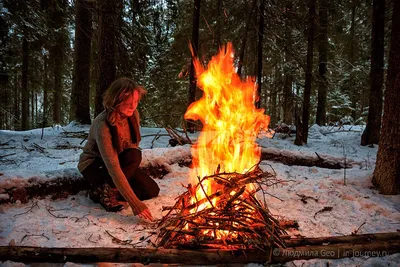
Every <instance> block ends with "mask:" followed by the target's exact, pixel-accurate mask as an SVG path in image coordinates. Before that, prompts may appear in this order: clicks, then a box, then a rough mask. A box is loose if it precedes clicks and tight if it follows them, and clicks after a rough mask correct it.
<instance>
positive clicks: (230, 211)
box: [157, 166, 286, 250]
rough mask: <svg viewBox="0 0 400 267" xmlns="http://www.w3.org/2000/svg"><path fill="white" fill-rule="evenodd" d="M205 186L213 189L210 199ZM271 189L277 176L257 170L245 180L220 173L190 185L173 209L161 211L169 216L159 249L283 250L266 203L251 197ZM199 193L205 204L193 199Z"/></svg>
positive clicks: (280, 231) (278, 229) (163, 225)
mask: <svg viewBox="0 0 400 267" xmlns="http://www.w3.org/2000/svg"><path fill="white" fill-rule="evenodd" d="M206 180H209V181H210V182H211V183H212V184H213V185H216V190H215V191H214V192H212V193H211V194H206V192H205V189H204V186H203V185H204V184H205V181H206ZM274 183H276V177H275V175H273V174H270V173H268V172H262V170H261V169H259V168H258V166H257V167H256V168H255V170H254V171H252V172H248V173H245V174H238V173H220V174H215V175H211V176H206V177H204V178H203V179H200V178H199V183H198V184H197V185H196V186H194V187H192V186H191V185H190V184H189V186H188V187H187V189H188V190H187V191H186V192H185V193H183V194H181V195H180V196H178V197H177V201H176V203H175V205H174V206H172V207H166V208H164V210H169V212H168V213H167V214H166V215H165V216H164V217H163V218H162V219H161V221H160V223H159V227H160V233H159V236H158V238H157V245H158V246H162V247H164V248H179V249H185V248H186V249H188V248H190V249H199V248H201V249H204V248H218V249H219V248H222V249H231V250H236V249H254V248H255V249H262V250H267V249H268V248H271V247H280V248H283V247H285V243H284V242H283V240H282V239H281V238H280V236H281V235H283V234H286V232H285V231H284V230H283V229H281V227H280V225H279V222H278V221H277V220H276V219H274V218H273V217H272V215H271V214H270V212H269V210H268V208H267V205H266V203H265V200H264V203H261V202H260V201H259V200H258V199H257V198H256V196H255V193H256V192H257V191H259V190H263V187H264V188H265V186H270V185H271V184H274ZM198 190H202V191H203V192H204V195H205V197H204V198H202V199H197V197H196V192H197V191H198ZM205 205H207V207H205V208H204V206H205ZM200 206H201V207H203V209H202V208H199V207H200ZM221 233H223V234H221Z"/></svg>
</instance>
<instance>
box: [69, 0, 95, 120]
mask: <svg viewBox="0 0 400 267" xmlns="http://www.w3.org/2000/svg"><path fill="white" fill-rule="evenodd" d="M90 8H91V2H89V1H87V0H77V1H76V3H75V12H76V22H75V55H74V57H75V62H74V74H73V83H72V93H71V97H72V99H71V100H72V101H71V112H70V113H71V115H72V119H75V120H77V121H78V122H80V123H83V124H90V106H89V95H90V54H91V49H90V47H91V39H92V12H91V11H90Z"/></svg>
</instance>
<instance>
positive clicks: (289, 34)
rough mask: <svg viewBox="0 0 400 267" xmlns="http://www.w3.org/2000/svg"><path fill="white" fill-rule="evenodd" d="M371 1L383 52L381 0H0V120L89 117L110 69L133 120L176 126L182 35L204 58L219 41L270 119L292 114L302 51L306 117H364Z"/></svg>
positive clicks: (22, 125)
mask: <svg viewBox="0 0 400 267" xmlns="http://www.w3.org/2000/svg"><path fill="white" fill-rule="evenodd" d="M373 2H383V9H382V8H381V10H380V16H381V18H383V19H384V21H383V24H382V25H385V26H384V28H383V27H381V28H382V36H383V37H384V40H382V45H383V46H382V47H383V49H384V54H385V55H386V56H388V51H389V45H388V44H389V39H390V27H391V23H390V20H391V14H392V0H389V1H388V0H387V1H386V6H385V1H372V0H351V1H344V0H334V1H327V0H319V1H315V0H314V1H299V0H282V1H274V0H269V1H264V0H262V1H259V0H248V1H246V0H243V1H229V0H217V1H215V0H213V1H211V0H202V1H198V0H196V1H182V0H181V1H179V0H153V1H151V0H126V1H125V0H117V1H86V0H77V1H66V0H28V1H20V0H18V1H14V0H12V1H11V0H5V1H2V3H1V4H0V5H1V6H0V7H1V16H0V25H1V29H0V33H1V35H0V42H1V50H0V52H1V53H0V55H1V58H0V81H1V98H0V99H1V100H0V102H1V103H0V106H1V108H0V128H1V129H10V130H26V129H31V128H38V127H45V126H48V125H55V124H66V123H68V122H70V121H72V120H78V121H80V122H82V123H90V119H93V117H94V115H95V114H97V113H98V112H99V111H100V110H101V109H102V107H101V100H99V99H101V94H102V93H103V92H104V90H105V89H106V88H107V86H108V85H109V84H110V82H112V81H113V80H114V79H115V78H117V77H121V76H127V77H131V78H134V79H135V80H137V81H138V82H139V83H140V84H141V85H142V86H144V87H145V88H146V89H147V90H148V95H147V96H146V97H145V99H144V100H143V103H142V105H141V106H140V113H141V117H142V125H143V126H158V127H163V126H167V125H170V126H172V127H181V126H182V117H183V114H184V112H185V111H186V109H187V106H188V104H189V103H190V101H191V99H190V97H191V96H190V95H191V94H193V92H191V94H190V93H189V92H190V88H191V86H190V79H189V78H190V76H191V75H190V74H191V71H190V67H191V66H190V62H191V54H190V50H189V48H188V46H189V43H191V44H192V45H193V46H194V47H195V53H196V55H198V56H199V57H200V58H201V59H202V60H203V61H204V62H205V63H206V62H207V61H208V60H209V59H210V58H211V56H213V55H215V54H216V53H217V52H218V48H219V47H220V46H221V45H223V44H225V43H227V42H232V43H233V46H234V48H235V49H236V55H235V57H236V62H237V66H238V73H240V75H241V76H242V77H245V76H253V77H257V80H258V81H261V82H259V86H260V96H261V98H260V102H259V104H260V106H261V107H262V108H265V109H266V113H267V114H270V115H271V125H272V127H275V126H276V125H277V124H279V123H282V122H283V123H286V124H289V125H290V124H293V123H294V122H295V118H296V115H298V114H301V110H302V108H303V101H304V94H305V91H306V90H305V87H307V83H310V82H309V81H307V78H306V72H307V71H308V68H310V66H309V60H310V58H309V57H310V56H311V57H312V58H311V61H312V62H314V64H312V63H311V75H312V79H311V87H310V88H309V90H310V92H309V94H310V98H309V99H310V100H309V106H308V107H306V108H307V109H308V110H309V113H310V115H309V116H310V117H309V123H314V122H317V123H318V124H320V125H324V124H326V123H338V122H339V123H345V122H347V123H354V124H365V123H366V122H367V115H368V108H369V99H370V78H369V77H370V72H371V52H372V50H371V47H372V46H371V35H372V34H371V33H372V27H373V19H372V17H373V5H374V3H373ZM196 11H198V12H196ZM196 13H199V14H198V15H197V18H196ZM310 18H311V19H310ZM196 24H197V25H196ZM196 32H197V33H196ZM310 32H312V36H310ZM195 35H197V36H195ZM260 38H261V40H260ZM310 38H312V40H313V42H314V43H313V47H312V48H311V50H312V52H313V53H311V55H310V47H309V42H310ZM196 39H197V40H196ZM260 44H261V45H260ZM260 50H261V51H260ZM259 58H260V60H259ZM384 58H385V57H384V55H383V54H382V55H381V59H380V60H381V61H382V63H384ZM386 58H387V57H386ZM381 69H382V68H381ZM382 70H384V69H382ZM260 73H261V75H260ZM382 77H383V73H382ZM382 79H383V78H382ZM383 86H384V83H383V80H382V81H381V84H380V88H379V90H381V91H382V90H383ZM322 91H325V92H322ZM306 93H307V92H306ZM200 96H201V91H200V90H199V89H196V92H195V98H196V99H198V98H199V97H200ZM319 98H320V99H319ZM380 98H381V99H380V102H381V103H382V93H381V95H380ZM99 101H100V102H99ZM192 101H193V100H192ZM319 109H321V111H320V110H319ZM380 109H382V107H381V108H380ZM321 112H322V113H323V114H321Z"/></svg>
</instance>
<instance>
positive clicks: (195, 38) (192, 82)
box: [188, 0, 200, 133]
mask: <svg viewBox="0 0 400 267" xmlns="http://www.w3.org/2000/svg"><path fill="white" fill-rule="evenodd" d="M199 24H200V0H194V6H193V24H192V25H193V27H192V41H191V46H192V47H191V49H192V57H193V58H195V57H197V56H198V50H199ZM196 90H197V78H196V72H195V69H194V64H193V60H192V61H191V64H190V72H189V94H188V106H189V105H190V104H192V103H193V102H195V101H196ZM188 131H189V132H191V133H194V131H195V124H194V122H193V121H191V120H189V121H188Z"/></svg>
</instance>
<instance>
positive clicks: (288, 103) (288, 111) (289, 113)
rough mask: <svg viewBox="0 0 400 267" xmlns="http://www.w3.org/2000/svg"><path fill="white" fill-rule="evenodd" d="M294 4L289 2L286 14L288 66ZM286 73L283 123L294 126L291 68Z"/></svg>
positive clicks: (286, 54)
mask: <svg viewBox="0 0 400 267" xmlns="http://www.w3.org/2000/svg"><path fill="white" fill-rule="evenodd" d="M292 7H293V6H292V3H291V2H288V3H287V5H286V10H287V12H285V62H286V65H288V63H289V62H291V54H290V53H291V51H290V49H291V47H292V33H291V27H289V22H290V17H289V16H291V15H290V14H291V12H292ZM284 72H285V74H284V75H285V85H284V87H283V122H284V123H286V124H289V125H290V124H292V121H293V110H294V109H293V94H292V84H293V76H292V74H291V69H290V67H288V66H286V67H285V68H284Z"/></svg>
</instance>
